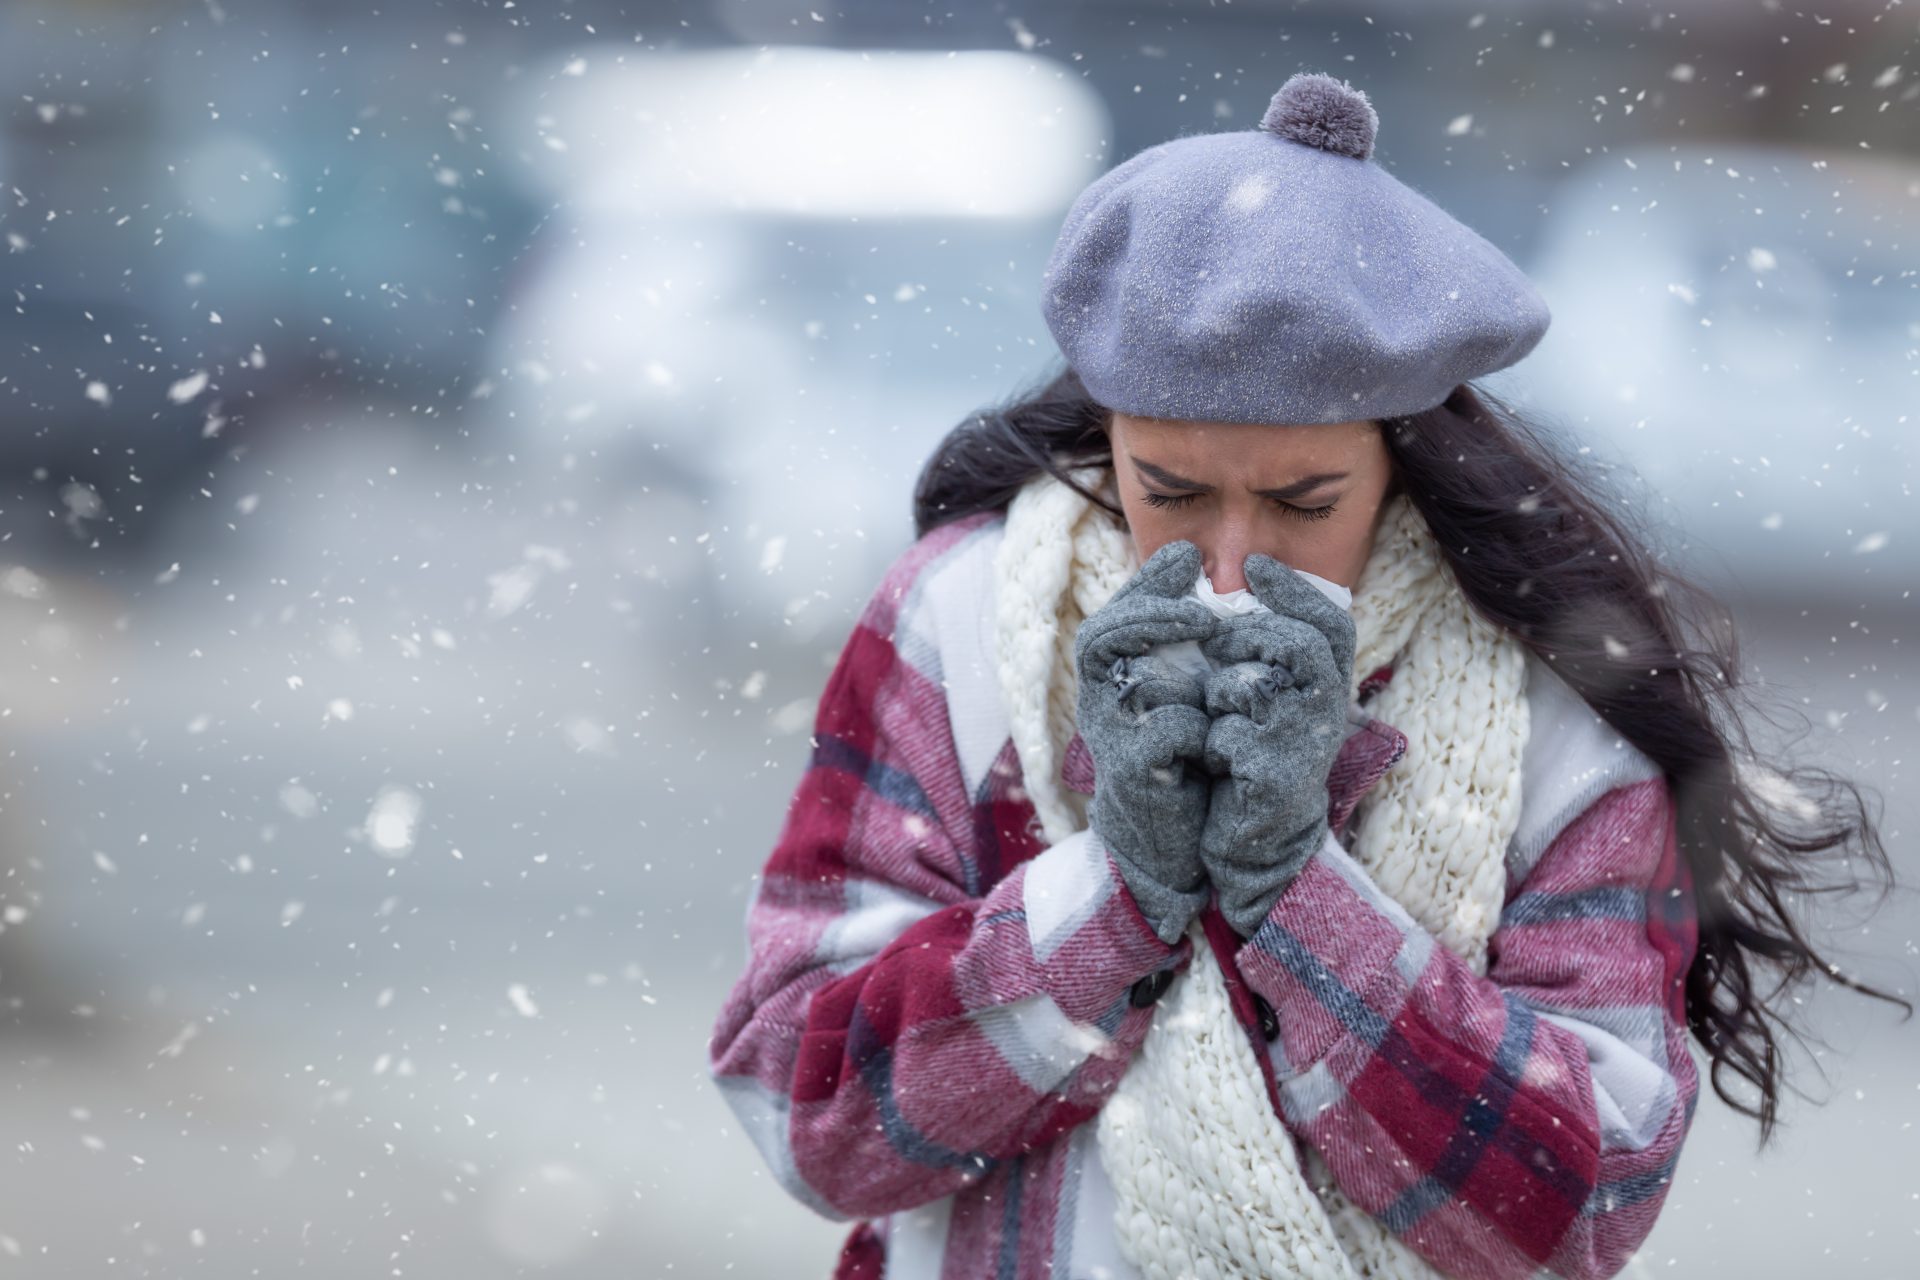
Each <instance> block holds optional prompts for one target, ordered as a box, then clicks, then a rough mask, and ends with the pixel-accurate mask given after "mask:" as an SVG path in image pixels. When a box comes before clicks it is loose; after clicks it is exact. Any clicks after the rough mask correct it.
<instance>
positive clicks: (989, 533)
mask: <svg viewBox="0 0 1920 1280" xmlns="http://www.w3.org/2000/svg"><path fill="white" fill-rule="evenodd" d="M1005 524H1006V513H1005V512H1002V511H998V510H987V511H976V512H973V513H971V514H969V515H965V516H961V517H959V518H958V519H954V520H950V521H947V522H946V523H945V524H941V525H938V526H936V527H935V528H932V529H929V530H927V532H925V533H923V534H920V535H919V536H918V537H916V538H915V539H914V540H913V541H912V542H911V543H909V544H908V545H907V546H906V548H905V549H903V550H901V551H899V552H897V553H896V554H895V555H894V557H893V559H892V560H890V561H888V563H887V566H886V568H885V569H883V570H882V571H881V574H880V581H879V583H878V584H877V585H875V587H874V589H873V592H872V594H871V596H870V597H869V598H868V600H867V605H866V609H865V613H864V615H863V616H862V618H861V622H862V624H863V625H865V626H867V627H869V628H872V629H874V630H877V631H879V632H880V633H881V634H883V635H887V634H891V633H892V631H893V629H894V625H895V624H896V622H897V621H898V620H899V619H901V618H902V617H905V616H912V615H916V614H920V613H922V612H924V611H926V610H927V609H928V608H929V607H932V608H933V609H934V611H935V612H936V613H938V612H944V611H945V609H946V608H947V607H950V606H952V605H953V604H955V603H956V602H958V603H961V604H964V603H965V602H966V601H968V600H969V599H972V598H975V597H978V596H979V595H980V593H981V592H983V591H985V590H987V589H989V588H990V587H991V585H992V568H993V548H994V547H996V546H997V545H998V544H999V541H1000V533H1001V531H1002V529H1003V528H1004V527H1005Z"/></svg>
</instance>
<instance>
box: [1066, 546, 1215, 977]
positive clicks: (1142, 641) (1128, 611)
mask: <svg viewBox="0 0 1920 1280" xmlns="http://www.w3.org/2000/svg"><path fill="white" fill-rule="evenodd" d="M1199 576H1200V550H1199V548H1198V547H1196V546H1194V545H1193V543H1191V542H1187V541H1184V540H1183V541H1179V542H1169V543H1167V544H1166V545H1165V546H1163V547H1161V548H1160V549H1159V550H1157V551H1155V552H1154V553H1153V556H1152V557H1151V558H1150V559H1148V561H1147V562H1146V564H1144V565H1142V566H1141V568H1140V572H1139V573H1137V574H1135V575H1134V577H1133V578H1132V579H1131V580H1130V581H1128V582H1126V583H1125V584H1124V585H1122V586H1121V588H1120V589H1119V590H1118V591H1116V592H1114V594H1113V598H1112V599H1111V600H1109V601H1108V602H1107V603H1106V605H1105V606H1104V607H1102V608H1101V609H1099V610H1098V611H1097V612H1095V613H1094V615H1093V616H1092V617H1090V618H1088V619H1087V620H1086V621H1085V622H1083V623H1081V624H1080V628H1079V630H1078V631H1077V632H1076V633H1075V637H1074V663H1075V670H1076V671H1077V672H1078V675H1079V684H1080V691H1079V705H1078V708H1077V715H1078V718H1079V722H1080V736H1081V738H1082V739H1084V740H1085V742H1086V744H1087V751H1088V752H1089V753H1090V754H1091V755H1092V756H1093V765H1094V791H1093V801H1092V804H1091V806H1090V807H1089V810H1088V823H1089V825H1090V826H1092V827H1093V828H1094V829H1095V830H1096V831H1097V832H1098V833H1099V835H1100V838H1101V840H1102V841H1104V842H1105V844H1106V846H1107V848H1108V849H1109V850H1110V851H1111V852H1112V854H1113V857H1114V861H1115V862H1116V863H1118V864H1119V867H1120V871H1121V874H1122V876H1123V877H1124V878H1125V879H1126V882H1127V887H1128V889H1130V890H1131V891H1132V893H1133V896H1134V900H1135V901H1136V902H1137V903H1138V904H1139V906H1140V910H1141V912H1142V913H1143V914H1144V915H1145V916H1146V917H1147V919H1148V920H1149V921H1150V922H1151V923H1152V924H1153V928H1154V932H1155V933H1156V934H1157V935H1158V936H1159V938H1160V940H1161V941H1162V942H1165V943H1168V944H1169V945H1171V944H1172V943H1174V942H1177V941H1178V940H1179V939H1180V936H1181V935H1182V934H1184V933H1185V932H1186V930H1187V925H1188V924H1189V923H1190V922H1191V921H1192V919H1193V916H1194V914H1195V913H1196V912H1198V911H1199V910H1200V908H1201V907H1203V906H1205V905H1206V903H1207V896H1208V890H1207V883H1206V870H1205V868H1204V867H1203V866H1202V864H1201V860H1200V849H1199V844H1200V829H1201V825H1202V824H1203V823H1204V822H1205V821H1206V816H1207V795H1208V791H1209V788H1210V785H1211V780H1210V779H1209V778H1208V777H1207V775H1206V770H1205V766H1204V764H1203V761H1202V756H1203V753H1204V751H1205V749H1206V742H1207V728H1208V718H1207V713H1206V710H1205V704H1206V695H1205V690H1204V689H1203V687H1202V685H1201V683H1200V681H1199V679H1198V678H1197V677H1195V676H1193V675H1191V674H1189V673H1187V672H1184V671H1182V670H1180V669H1179V668H1178V667H1176V666H1174V665H1173V664H1172V663H1169V662H1167V661H1166V660H1165V659H1164V658H1161V657H1157V656H1155V655H1153V654H1150V653H1148V652H1147V651H1148V650H1149V649H1151V648H1153V647H1155V646H1157V645H1163V644H1173V643H1176V642H1178V641H1181V640H1203V639H1205V638H1206V637H1208V636H1210V635H1211V634H1212V633H1213V629H1214V625H1215V623H1216V621H1217V620H1216V619H1215V618H1214V616H1213V612H1212V610H1210V609H1208V608H1207V607H1206V606H1205V605H1203V604H1201V603H1200V602H1199V601H1198V600H1195V599H1192V598H1191V597H1190V596H1189V592H1190V591H1191V590H1192V588H1193V584H1194V582H1195V580H1196V579H1197V578H1198V577H1199Z"/></svg>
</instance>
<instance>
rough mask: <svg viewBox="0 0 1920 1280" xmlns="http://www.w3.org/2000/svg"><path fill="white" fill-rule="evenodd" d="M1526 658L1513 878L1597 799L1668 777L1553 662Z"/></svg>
mask: <svg viewBox="0 0 1920 1280" xmlns="http://www.w3.org/2000/svg"><path fill="white" fill-rule="evenodd" d="M1526 665H1527V675H1526V698H1527V721H1528V730H1527V746H1526V750H1525V751H1524V752H1523V753H1522V754H1521V762H1520V822H1519V826H1518V827H1517V828H1516V829H1515V831H1514V834H1513V838H1512V840H1511V842H1510V843H1509V844H1508V847H1507V866H1508V870H1509V872H1510V873H1511V875H1512V877H1513V880H1514V882H1516V883H1517V882H1519V881H1521V880H1524V879H1525V878H1526V876H1527V873H1528V872H1530V871H1531V870H1532V869H1533V866H1534V864H1535V863H1536V862H1537V861H1539V858H1540V855H1541V854H1542V853H1544V852H1545V851H1546V849H1547V846H1548V845H1550V844H1552V843H1553V838H1554V837H1555V836H1556V835H1558V834H1559V833H1560V831H1561V830H1562V829H1563V828H1565V827H1566V826H1567V824H1568V823H1570V822H1572V821H1573V820H1574V819H1576V818H1578V817H1579V816H1580V815H1581V814H1582V813H1584V812H1586V810H1587V808H1588V807H1589V806H1591V805H1592V804H1593V802H1594V801H1596V800H1598V799H1599V798H1600V797H1601V796H1603V795H1605V794H1606V793H1607V792H1609V791H1611V790H1613V789H1614V788H1616V787H1621V786H1626V785H1628V784H1630V783H1635V782H1641V781H1645V780H1647V779H1650V778H1661V777H1664V776H1665V775H1664V773H1663V771H1662V770H1661V768H1660V766H1659V765H1658V764H1657V763H1655V761H1654V760H1653V758H1652V757H1650V756H1649V755H1647V754H1646V752H1644V751H1642V750H1640V748H1638V747H1636V746H1634V744H1633V743H1631V742H1629V741H1627V739H1626V738H1625V737H1623V736H1622V735H1621V734H1620V732H1619V731H1618V730H1616V729H1615V728H1614V727H1613V726H1612V725H1610V724H1608V723H1607V722H1606V720H1605V719H1604V718H1602V717H1601V715H1600V713H1599V712H1597V711H1595V710H1594V709H1593V708H1592V707H1591V706H1589V705H1587V701H1586V699H1584V698H1582V697H1581V696H1580V695H1579V693H1578V692H1577V691H1575V689H1574V688H1573V686H1572V685H1571V684H1569V683H1568V682H1567V680H1566V679H1565V677H1563V676H1561V675H1560V673H1559V672H1558V671H1556V670H1554V668H1553V665H1552V663H1551V662H1549V661H1547V660H1546V659H1544V658H1542V657H1540V656H1539V655H1538V654H1536V653H1534V652H1533V651H1532V650H1528V651H1527V663H1526Z"/></svg>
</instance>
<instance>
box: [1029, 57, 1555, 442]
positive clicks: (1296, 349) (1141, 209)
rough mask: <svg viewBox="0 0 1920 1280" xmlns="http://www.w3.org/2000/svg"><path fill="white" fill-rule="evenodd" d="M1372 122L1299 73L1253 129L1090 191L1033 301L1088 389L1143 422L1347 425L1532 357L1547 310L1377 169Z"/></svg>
mask: <svg viewBox="0 0 1920 1280" xmlns="http://www.w3.org/2000/svg"><path fill="white" fill-rule="evenodd" d="M1378 126H1379V117H1378V115H1377V114H1376V113H1375V112H1374V109H1373V104H1372V103H1370V102H1368V101H1367V97H1366V95H1365V94H1363V93H1361V92H1360V91H1359V90H1358V89H1355V88H1354V87H1352V86H1351V85H1349V84H1347V83H1346V82H1345V81H1342V80H1336V79H1334V78H1333V77H1332V76H1329V75H1323V74H1321V73H1318V72H1302V73H1300V74H1298V75H1295V76H1293V77H1292V78H1291V79H1289V80H1288V81H1287V82H1286V84H1284V85H1282V86H1281V88H1280V91H1279V92H1278V93H1276V94H1274V95H1273V100H1272V102H1271V103H1270V104H1269V106H1268V107H1267V110H1266V113H1265V115H1263V116H1262V117H1261V120H1260V124H1259V126H1258V127H1257V128H1252V129H1240V130H1232V131H1228V132H1223V133H1211V134H1199V135H1194V136H1189V137H1182V138H1175V139H1173V140H1172V141H1169V142H1162V143H1159V144H1158V145H1156V146H1152V147H1149V148H1147V149H1146V150H1144V151H1141V152H1139V153H1138V154H1137V155H1134V156H1133V157H1131V158H1130V159H1128V160H1126V161H1125V162H1123V163H1121V164H1119V165H1116V166H1115V167H1114V168H1112V169H1109V170H1108V171H1107V172H1106V173H1104V174H1102V175H1101V176H1100V177H1098V178H1096V179H1095V180H1094V181H1093V182H1092V183H1091V184H1089V185H1088V186H1087V188H1086V189H1085V190H1084V191H1082V192H1081V193H1080V195H1079V196H1078V197H1077V198H1076V199H1075V200H1074V203H1073V207H1072V208H1071V209H1069V210H1068V211H1067V217H1066V221H1065V222H1064V224H1063V225H1062V227H1061V230H1060V237H1059V240H1058V241H1057V242H1056V243H1055V245H1054V248H1053V252H1052V255H1051V256H1050V257H1049V259H1048V262H1047V267H1046V273H1045V276H1044V279H1045V289H1044V291H1043V294H1042V303H1041V305H1042V310H1043V311H1044V313H1045V316H1046V321H1047V327H1048V328H1049V329H1050V330H1052V332H1053V336H1054V340H1055V341H1056V342H1057V343H1058V344H1059V346H1060V350H1061V352H1062V353H1063V354H1064V355H1065V356H1066V357H1067V362H1068V364H1070V365H1071V366H1072V367H1073V369H1074V371H1075V372H1076V373H1078V374H1079V375H1080V380H1081V381H1082V383H1084V384H1085V386H1086V388H1087V391H1088V393H1089V394H1090V395H1092V396H1093V398H1094V399H1095V400H1097V401H1098V402H1099V403H1101V404H1102V405H1104V406H1106V407H1107V408H1109V409H1115V410H1118V411H1120V412H1122V413H1127V414H1131V415H1135V416H1139V417H1151V418H1181V419H1188V420H1192V421H1204V422H1271V423H1310V422H1345V421H1357V420H1359V419H1364V418H1385V417H1391V416H1396V415H1401V414H1409V413H1416V412H1418V411H1420V410H1422V409H1429V408H1432V407H1433V406H1434V405H1437V404H1440V403H1441V402H1442V401H1444V400H1446V398H1447V397H1448V396H1449V395H1450V394H1452V391H1453V388H1454V387H1455V385H1456V384H1458V383H1460V382H1464V381H1466V380H1467V379H1470V378H1475V377H1478V376H1480V375H1482V374H1486V373H1491V372H1493V371H1494V370H1497V369H1503V368H1505V367H1506V366H1508V365H1510V364H1513V363H1515V362H1516V361H1518V360H1519V359H1520V358H1521V357H1523V356H1525V355H1526V354H1527V353H1528V352H1529V351H1531V350H1532V349H1533V347H1534V345H1535V344H1536V343H1538V342H1539V341H1540V339H1541V337H1542V336H1544V335H1545V333H1546V331H1547V325H1548V322H1549V315H1548V311H1547V305H1546V302H1545V301H1544V300H1543V299H1542V298H1541V297H1540V295H1539V294H1538V293H1537V292H1535V290H1534V288H1533V287H1532V285H1531V284H1530V282H1529V281H1528V280H1527V278H1526V276H1525V275H1523V274H1522V273H1521V271H1520V269H1519V268H1518V267H1517V266H1515V265H1514V263H1513V262H1512V261H1511V260H1510V259H1509V258H1508V257H1507V256H1506V255H1505V254H1504V253H1502V252H1501V251H1500V250H1499V249H1497V248H1495V247H1494V245H1493V244H1491V243H1490V242H1488V241H1487V240H1485V239H1484V238H1482V237H1481V236H1480V235H1479V234H1478V233H1476V232H1475V231H1473V230H1472V229H1471V228H1469V227H1467V226H1466V225H1465V224H1464V223H1461V222H1459V221H1458V220H1456V219H1455V218H1453V217H1452V216H1451V215H1449V214H1448V213H1447V212H1446V211H1445V210H1443V209H1441V208H1440V207H1439V206H1438V205H1436V204H1434V203H1433V202H1432V201H1431V200H1429V199H1428V198H1427V197H1425V196H1424V195H1421V194H1420V193H1419V192H1418V191H1415V190H1414V189H1413V188H1411V187H1409V186H1407V185H1406V184H1405V183H1403V182H1401V181H1400V180H1399V179H1397V178H1395V177H1393V176H1392V175H1391V174H1389V173H1388V172H1387V171H1386V170H1385V169H1383V168H1381V167H1380V165H1379V164H1378V163H1377V162H1375V161H1373V160H1371V159H1370V157H1371V156H1372V154H1373V139H1374V133H1375V131H1376V130H1377V128H1378Z"/></svg>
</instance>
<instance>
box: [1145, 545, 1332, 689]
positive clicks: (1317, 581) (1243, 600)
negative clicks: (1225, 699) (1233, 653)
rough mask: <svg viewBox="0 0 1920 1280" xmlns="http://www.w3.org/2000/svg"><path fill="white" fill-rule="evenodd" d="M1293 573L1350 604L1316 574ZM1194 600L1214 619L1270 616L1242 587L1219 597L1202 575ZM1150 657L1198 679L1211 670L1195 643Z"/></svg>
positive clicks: (1161, 647)
mask: <svg viewBox="0 0 1920 1280" xmlns="http://www.w3.org/2000/svg"><path fill="white" fill-rule="evenodd" d="M1294 572H1295V573H1297V574H1299V575H1300V576H1301V577H1303V578H1305V579H1306V580H1307V581H1308V582H1311V583H1312V584H1313V585H1314V586H1316V587H1318V588H1319V589H1320V593H1321V594H1322V595H1324V596H1326V598H1327V599H1329V600H1331V601H1333V602H1334V603H1335V604H1336V605H1338V606H1340V608H1342V609H1347V608H1350V607H1351V606H1352V604H1353V592H1352V591H1350V590H1348V589H1347V588H1346V587H1343V586H1341V585H1340V584H1339V583H1337V582H1329V581H1327V580H1326V579H1325V578H1323V577H1321V576H1320V575H1319V574H1317V573H1308V572H1307V571H1306V570H1305V569H1295V570H1294ZM1191 594H1192V595H1193V598H1194V599H1195V600H1198V601H1199V602H1200V603H1201V604H1204V605H1205V606H1207V608H1209V609H1211V610H1213V614H1214V616H1215V617H1217V618H1234V617H1239V616H1240V615H1242V614H1248V613H1269V612H1271V610H1269V609H1268V608H1267V606H1265V605H1264V604H1261V603H1260V598H1259V597H1258V596H1256V595H1254V594H1253V592H1251V591H1249V590H1247V589H1246V588H1245V587H1242V588H1240V589H1239V590H1238V591H1229V592H1226V593H1225V594H1222V593H1220V592H1218V591H1215V590H1214V589H1213V579H1212V578H1210V577H1208V576H1207V575H1206V574H1204V573H1203V574H1201V575H1200V578H1199V581H1197V582H1195V583H1194V584H1193V591H1192V593H1191ZM1152 652H1153V653H1156V654H1158V655H1160V656H1161V657H1163V658H1165V659H1166V660H1167V661H1168V662H1170V663H1172V664H1173V665H1174V666H1175V667H1178V668H1179V669H1180V670H1182V671H1187V672H1191V673H1192V674H1194V675H1197V676H1205V675H1206V674H1208V673H1209V672H1211V671H1212V670H1213V669H1214V664H1213V663H1212V661H1210V660H1209V659H1208V657H1207V655H1206V654H1204V653H1201V652H1200V642H1199V641H1198V640H1179V641H1176V642H1174V643H1173V644H1163V645H1157V646H1155V647H1154V648H1153V650H1152Z"/></svg>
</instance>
